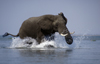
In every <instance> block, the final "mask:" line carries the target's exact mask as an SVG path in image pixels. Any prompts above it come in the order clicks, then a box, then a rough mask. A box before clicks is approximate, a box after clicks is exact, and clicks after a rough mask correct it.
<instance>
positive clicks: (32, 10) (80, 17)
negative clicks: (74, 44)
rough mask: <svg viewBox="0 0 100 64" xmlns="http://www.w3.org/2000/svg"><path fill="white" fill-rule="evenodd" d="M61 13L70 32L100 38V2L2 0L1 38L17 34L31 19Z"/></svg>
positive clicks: (84, 0)
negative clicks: (4, 35) (24, 22)
mask: <svg viewBox="0 0 100 64" xmlns="http://www.w3.org/2000/svg"><path fill="white" fill-rule="evenodd" d="M60 12H63V13H64V15H65V17H66V18H67V19H68V23H67V25H66V26H67V27H68V29H69V31H70V32H73V31H75V34H81V35H83V34H92V35H100V0H0V35H2V34H4V33H5V32H9V33H12V34H17V33H18V32H19V29H20V26H21V24H22V22H23V21H24V20H26V19H28V18H29V17H36V16H41V15H44V14H54V15H57V14H58V13H60Z"/></svg>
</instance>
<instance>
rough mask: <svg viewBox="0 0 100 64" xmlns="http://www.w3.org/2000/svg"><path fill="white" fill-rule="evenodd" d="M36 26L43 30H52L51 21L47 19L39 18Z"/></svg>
mask: <svg viewBox="0 0 100 64" xmlns="http://www.w3.org/2000/svg"><path fill="white" fill-rule="evenodd" d="M38 24H39V26H40V28H41V29H43V30H50V29H51V28H52V20H50V19H49V18H45V17H42V18H40V19H39V22H38Z"/></svg>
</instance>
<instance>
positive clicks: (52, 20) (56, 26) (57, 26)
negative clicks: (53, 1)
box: [3, 12, 73, 44]
mask: <svg viewBox="0 0 100 64" xmlns="http://www.w3.org/2000/svg"><path fill="white" fill-rule="evenodd" d="M66 24H67V19H66V18H65V16H64V14H63V13H62V12H61V13H59V14H58V15H43V16H39V17H31V18H29V19H27V20H25V21H24V22H23V23H22V25H21V27H20V30H19V33H18V34H17V35H12V34H10V33H5V34H4V35H3V37H5V36H7V35H12V36H14V37H17V36H19V37H20V38H21V39H24V38H25V37H32V38H34V39H36V40H37V42H38V43H39V44H40V43H41V40H42V39H43V38H44V37H45V36H51V35H52V34H54V33H55V32H58V33H59V34H61V35H62V36H65V40H66V42H67V43H68V44H72V43H73V38H72V36H71V34H70V32H69V30H68V28H67V27H66Z"/></svg>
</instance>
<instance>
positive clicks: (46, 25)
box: [39, 12, 73, 44]
mask: <svg viewBox="0 0 100 64" xmlns="http://www.w3.org/2000/svg"><path fill="white" fill-rule="evenodd" d="M44 17H45V19H44V18H41V19H42V21H39V25H40V27H41V29H42V32H43V33H44V32H45V33H44V34H45V35H46V34H53V33H55V32H58V33H59V34H60V35H61V36H64V37H65V40H66V42H67V43H68V44H72V43H73V38H72V36H71V34H70V32H69V30H68V28H67V27H66V24H67V19H66V18H65V16H64V14H63V13H62V12H61V13H59V14H58V15H45V16H44ZM43 20H44V21H43Z"/></svg>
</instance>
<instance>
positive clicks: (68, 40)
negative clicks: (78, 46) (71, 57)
mask: <svg viewBox="0 0 100 64" xmlns="http://www.w3.org/2000/svg"><path fill="white" fill-rule="evenodd" d="M65 40H66V42H67V44H69V45H70V44H72V43H73V38H72V36H71V34H70V33H69V32H68V35H67V36H65Z"/></svg>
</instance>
